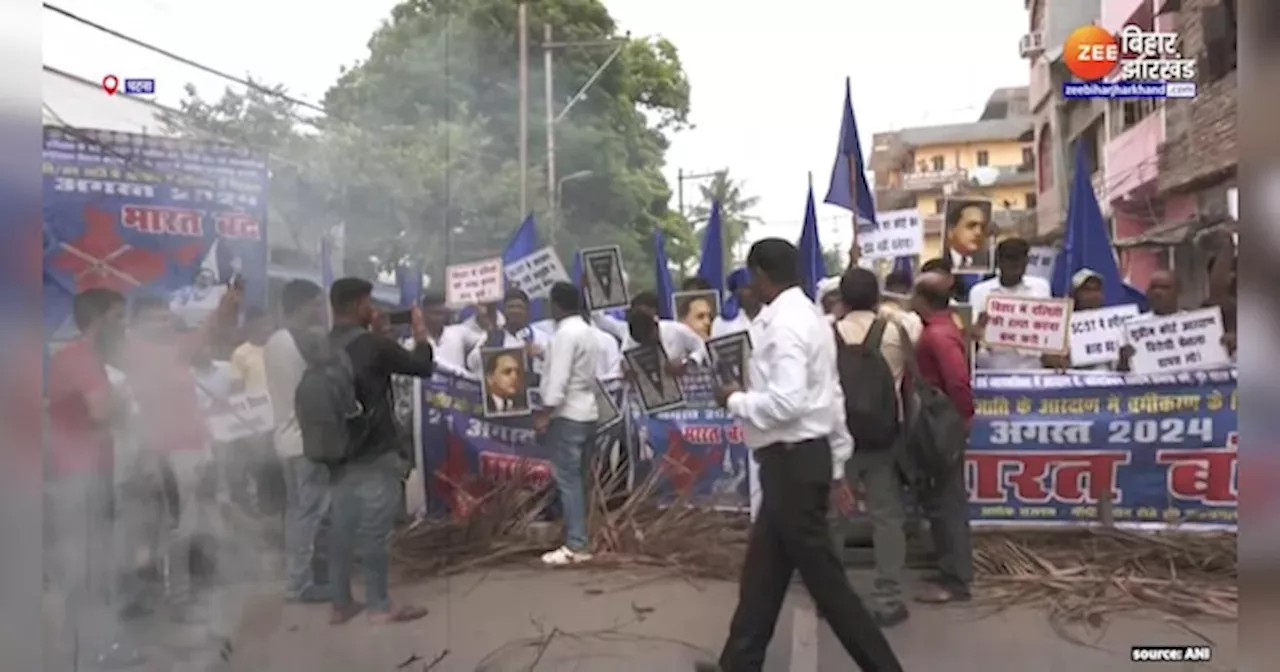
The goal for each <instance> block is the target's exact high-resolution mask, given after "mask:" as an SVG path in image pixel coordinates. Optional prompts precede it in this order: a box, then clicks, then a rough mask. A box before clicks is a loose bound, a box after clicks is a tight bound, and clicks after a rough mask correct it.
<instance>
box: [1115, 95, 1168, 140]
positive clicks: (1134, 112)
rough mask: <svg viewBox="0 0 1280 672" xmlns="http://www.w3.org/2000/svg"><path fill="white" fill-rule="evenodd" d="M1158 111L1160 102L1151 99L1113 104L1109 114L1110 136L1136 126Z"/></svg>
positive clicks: (1137, 99) (1138, 99)
mask: <svg viewBox="0 0 1280 672" xmlns="http://www.w3.org/2000/svg"><path fill="white" fill-rule="evenodd" d="M1159 109H1160V101H1159V100H1155V99H1151V98H1136V99H1130V100H1122V101H1120V102H1118V103H1115V106H1114V107H1112V110H1111V111H1112V114H1111V135H1112V137H1114V136H1117V135H1120V134H1121V133H1124V132H1125V131H1127V130H1129V129H1131V128H1133V127H1134V126H1137V125H1138V123H1139V122H1141V121H1142V120H1143V119H1146V118H1147V117H1149V116H1151V115H1152V114H1155V112H1156V110H1159Z"/></svg>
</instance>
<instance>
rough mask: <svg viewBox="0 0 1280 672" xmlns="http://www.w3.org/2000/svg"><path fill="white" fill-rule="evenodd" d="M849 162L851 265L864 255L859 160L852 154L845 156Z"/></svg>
mask: <svg viewBox="0 0 1280 672" xmlns="http://www.w3.org/2000/svg"><path fill="white" fill-rule="evenodd" d="M845 161H847V162H848V163H849V205H850V206H852V207H853V242H852V243H851V244H850V247H849V265H850V266H854V265H856V264H857V263H858V259H859V258H860V257H861V256H862V248H861V247H858V175H857V172H856V171H857V170H858V161H857V160H856V159H855V158H854V156H853V155H852V154H850V155H848V156H846V157H845Z"/></svg>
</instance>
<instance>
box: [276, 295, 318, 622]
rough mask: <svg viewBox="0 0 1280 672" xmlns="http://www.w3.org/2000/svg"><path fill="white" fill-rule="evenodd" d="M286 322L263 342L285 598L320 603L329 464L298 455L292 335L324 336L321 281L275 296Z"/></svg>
mask: <svg viewBox="0 0 1280 672" xmlns="http://www.w3.org/2000/svg"><path fill="white" fill-rule="evenodd" d="M280 306H281V309H282V311H283V313H284V319H285V322H286V327H285V328H284V329H280V330H278V331H276V333H274V334H272V336H271V338H269V339H267V344H266V346H265V347H264V348H263V360H264V361H265V363H266V377H267V391H268V393H269V394H270V395H271V410H272V412H273V413H274V415H275V423H276V428H275V435H274V439H275V446H276V453H277V454H278V455H279V456H280V460H281V462H282V465H281V466H282V469H283V472H284V486H285V488H284V489H285V513H284V551H285V572H286V579H285V580H286V583H285V599H287V600H289V601H291V602H307V603H321V602H326V601H328V599H329V591H328V586H327V585H326V584H327V581H326V580H325V579H324V577H325V573H324V572H319V573H316V572H315V570H314V569H313V563H314V561H315V557H316V535H317V534H318V533H319V531H320V526H321V523H322V522H323V521H324V519H325V517H326V516H327V515H328V513H329V469H328V468H327V467H325V466H324V465H322V464H319V463H317V462H312V461H311V460H308V459H307V458H306V457H303V455H302V429H301V428H300V427H299V426H298V418H297V416H296V415H295V413H294V406H293V404H294V396H295V395H294V393H295V392H296V391H297V389H298V383H299V382H301V381H302V373H303V371H305V370H306V368H307V363H306V361H305V360H304V359H303V357H302V351H301V350H300V349H299V347H298V342H297V341H296V340H295V339H296V338H315V339H322V338H324V337H325V336H324V328H325V322H326V307H325V304H324V295H323V291H322V290H321V289H320V286H319V285H317V284H315V283H313V282H309V281H306V280H294V281H292V282H290V283H288V284H286V285H285V286H284V289H283V290H282V293H281V296H280Z"/></svg>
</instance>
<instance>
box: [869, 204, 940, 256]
mask: <svg viewBox="0 0 1280 672" xmlns="http://www.w3.org/2000/svg"><path fill="white" fill-rule="evenodd" d="M876 221H878V222H880V226H879V227H878V228H875V229H867V230H864V231H861V232H859V233H858V246H859V247H860V248H861V250H862V253H861V257H860V260H861V259H865V260H867V261H874V260H876V259H896V258H898V257H912V256H918V255H921V254H924V223H923V222H922V221H921V220H920V211H919V210H917V209H915V208H911V209H910V210H890V211H888V212H877V213H876Z"/></svg>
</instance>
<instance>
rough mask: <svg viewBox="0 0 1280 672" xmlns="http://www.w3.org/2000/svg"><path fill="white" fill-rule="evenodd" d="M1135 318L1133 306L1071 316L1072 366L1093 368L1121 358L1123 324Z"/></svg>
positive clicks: (1087, 311) (1089, 311)
mask: <svg viewBox="0 0 1280 672" xmlns="http://www.w3.org/2000/svg"><path fill="white" fill-rule="evenodd" d="M1137 316H1138V307H1137V306H1135V305H1133V304H1128V305H1124V306H1112V307H1110V308H1098V309H1097V310H1082V311H1079V312H1073V313H1072V314H1071V337H1070V342H1071V365H1072V366H1095V365H1097V364H1106V363H1109V362H1114V361H1116V360H1118V359H1120V346H1122V345H1124V325H1125V323H1126V322H1129V321H1130V320H1132V319H1133V318H1135V317H1137Z"/></svg>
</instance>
